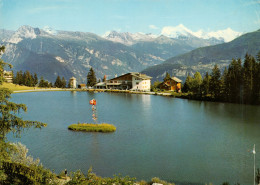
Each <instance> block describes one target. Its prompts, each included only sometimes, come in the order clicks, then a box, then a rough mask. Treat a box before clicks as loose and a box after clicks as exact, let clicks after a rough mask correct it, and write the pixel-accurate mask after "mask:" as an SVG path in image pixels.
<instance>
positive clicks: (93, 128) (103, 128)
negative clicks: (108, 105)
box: [68, 123, 116, 132]
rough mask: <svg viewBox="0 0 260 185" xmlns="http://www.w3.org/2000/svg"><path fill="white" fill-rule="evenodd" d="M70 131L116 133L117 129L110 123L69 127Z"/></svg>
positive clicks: (82, 124) (81, 124) (80, 124)
mask: <svg viewBox="0 0 260 185" xmlns="http://www.w3.org/2000/svg"><path fill="white" fill-rule="evenodd" d="M68 129H69V130H73V131H83V132H115V131H116V127H115V126H114V125H111V124H108V123H101V124H93V123H78V124H72V125H70V126H69V127H68Z"/></svg>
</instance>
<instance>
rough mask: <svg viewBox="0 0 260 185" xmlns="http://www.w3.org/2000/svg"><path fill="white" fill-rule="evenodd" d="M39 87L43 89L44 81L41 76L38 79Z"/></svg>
mask: <svg viewBox="0 0 260 185" xmlns="http://www.w3.org/2000/svg"><path fill="white" fill-rule="evenodd" d="M39 87H45V81H44V79H43V77H42V76H41V78H40V82H39Z"/></svg>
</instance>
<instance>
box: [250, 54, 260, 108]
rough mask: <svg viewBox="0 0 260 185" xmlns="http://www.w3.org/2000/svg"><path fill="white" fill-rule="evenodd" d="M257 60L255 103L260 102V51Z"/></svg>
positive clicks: (254, 87)
mask: <svg viewBox="0 0 260 185" xmlns="http://www.w3.org/2000/svg"><path fill="white" fill-rule="evenodd" d="M256 58H257V61H256V64H255V68H254V80H253V92H252V93H253V95H252V100H253V101H254V102H252V103H254V104H260V51H259V52H258V54H257V57H256Z"/></svg>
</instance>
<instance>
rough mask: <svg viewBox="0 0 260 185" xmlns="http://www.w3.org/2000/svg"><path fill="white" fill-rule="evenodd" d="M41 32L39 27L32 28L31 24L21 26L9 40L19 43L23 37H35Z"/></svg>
mask: <svg viewBox="0 0 260 185" xmlns="http://www.w3.org/2000/svg"><path fill="white" fill-rule="evenodd" d="M40 33H41V31H40V29H39V28H32V27H30V26H21V27H20V28H19V29H18V30H17V31H16V32H15V33H14V34H13V35H12V37H11V38H10V39H9V40H8V42H10V43H13V44H17V43H19V42H21V41H22V40H23V39H28V38H29V39H35V38H36V37H37V35H39V34H40Z"/></svg>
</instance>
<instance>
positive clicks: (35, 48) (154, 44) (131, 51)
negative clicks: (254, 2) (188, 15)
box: [0, 26, 224, 83]
mask: <svg viewBox="0 0 260 185" xmlns="http://www.w3.org/2000/svg"><path fill="white" fill-rule="evenodd" d="M179 31H181V30H180V29H179ZM171 33H172V34H173V32H171ZM176 33H177V32H176ZM223 42H224V39H223V38H215V37H210V38H199V37H196V36H195V35H194V34H191V33H189V34H187V32H183V33H182V34H181V33H180V32H178V34H175V37H173V36H172V37H171V36H165V35H158V36H156V35H152V34H143V33H134V34H133V33H128V32H126V33H119V32H115V31H112V32H109V33H108V34H106V35H105V36H103V37H101V36H98V35H96V34H94V33H88V32H71V31H60V30H53V29H51V28H48V27H45V28H44V29H39V28H33V27H30V26H22V27H20V28H19V29H18V30H16V31H10V30H0V44H1V45H5V46H6V51H5V53H4V55H3V57H2V58H3V59H4V61H6V62H8V63H11V64H12V65H13V66H14V68H13V70H14V72H16V71H19V70H23V71H25V70H29V71H30V72H36V73H37V74H38V76H43V77H44V78H45V79H47V80H49V81H52V82H53V81H55V79H56V77H57V75H60V76H64V77H65V79H67V80H68V79H69V78H70V77H72V76H75V77H76V78H77V79H78V82H80V83H81V82H86V75H87V73H88V71H89V69H90V68H91V67H93V68H94V71H95V72H96V75H97V77H98V78H102V77H103V76H104V75H107V76H108V78H111V77H114V75H121V74H124V73H127V72H135V71H141V70H144V69H146V68H147V67H150V66H155V65H157V64H161V63H162V62H163V61H165V60H167V59H169V58H171V57H174V56H178V55H180V54H184V53H187V52H189V51H192V50H194V49H196V48H198V47H204V46H211V45H215V44H220V43H223Z"/></svg>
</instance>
